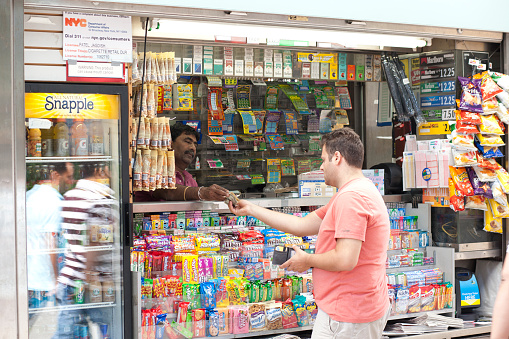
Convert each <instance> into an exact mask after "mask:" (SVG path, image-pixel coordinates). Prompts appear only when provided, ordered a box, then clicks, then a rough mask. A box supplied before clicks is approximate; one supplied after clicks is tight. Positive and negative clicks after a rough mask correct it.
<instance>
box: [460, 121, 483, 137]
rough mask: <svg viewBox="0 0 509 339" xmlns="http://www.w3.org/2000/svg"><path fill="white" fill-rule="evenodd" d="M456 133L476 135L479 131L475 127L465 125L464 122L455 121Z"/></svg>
mask: <svg viewBox="0 0 509 339" xmlns="http://www.w3.org/2000/svg"><path fill="white" fill-rule="evenodd" d="M456 131H457V132H458V133H462V134H477V133H479V130H478V129H477V126H476V125H469V124H465V123H464V122H462V121H461V120H460V121H456Z"/></svg>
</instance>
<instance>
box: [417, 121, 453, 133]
mask: <svg viewBox="0 0 509 339" xmlns="http://www.w3.org/2000/svg"><path fill="white" fill-rule="evenodd" d="M440 134H451V126H450V125H449V121H436V122H429V123H426V124H421V125H420V126H419V135H440Z"/></svg>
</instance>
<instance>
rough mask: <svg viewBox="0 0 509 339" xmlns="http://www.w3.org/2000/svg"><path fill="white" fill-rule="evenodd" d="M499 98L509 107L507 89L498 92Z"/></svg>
mask: <svg viewBox="0 0 509 339" xmlns="http://www.w3.org/2000/svg"><path fill="white" fill-rule="evenodd" d="M497 99H498V101H500V102H501V103H502V104H503V105H504V106H505V107H507V108H509V93H507V92H506V91H503V92H500V93H498V94H497Z"/></svg>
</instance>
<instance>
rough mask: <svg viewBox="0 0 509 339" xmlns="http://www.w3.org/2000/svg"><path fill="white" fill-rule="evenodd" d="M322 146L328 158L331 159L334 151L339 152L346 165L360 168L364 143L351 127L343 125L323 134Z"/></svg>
mask: <svg viewBox="0 0 509 339" xmlns="http://www.w3.org/2000/svg"><path fill="white" fill-rule="evenodd" d="M324 146H325V148H326V149H327V154H328V155H329V159H332V157H333V156H334V153H336V152H339V153H340V154H341V156H343V158H345V160H346V162H347V163H348V165H350V166H352V167H356V168H362V162H363V161H364V145H363V144H362V141H361V138H360V137H359V135H357V133H355V132H354V130H353V129H351V128H348V127H345V128H340V129H337V130H335V131H332V132H330V133H327V134H325V135H324V136H323V137H322V147H324Z"/></svg>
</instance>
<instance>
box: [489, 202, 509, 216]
mask: <svg viewBox="0 0 509 339" xmlns="http://www.w3.org/2000/svg"><path fill="white" fill-rule="evenodd" d="M488 203H489V205H490V208H491V213H492V214H493V217H495V218H507V217H509V207H507V206H504V205H502V204H499V203H498V201H496V200H495V199H488Z"/></svg>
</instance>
